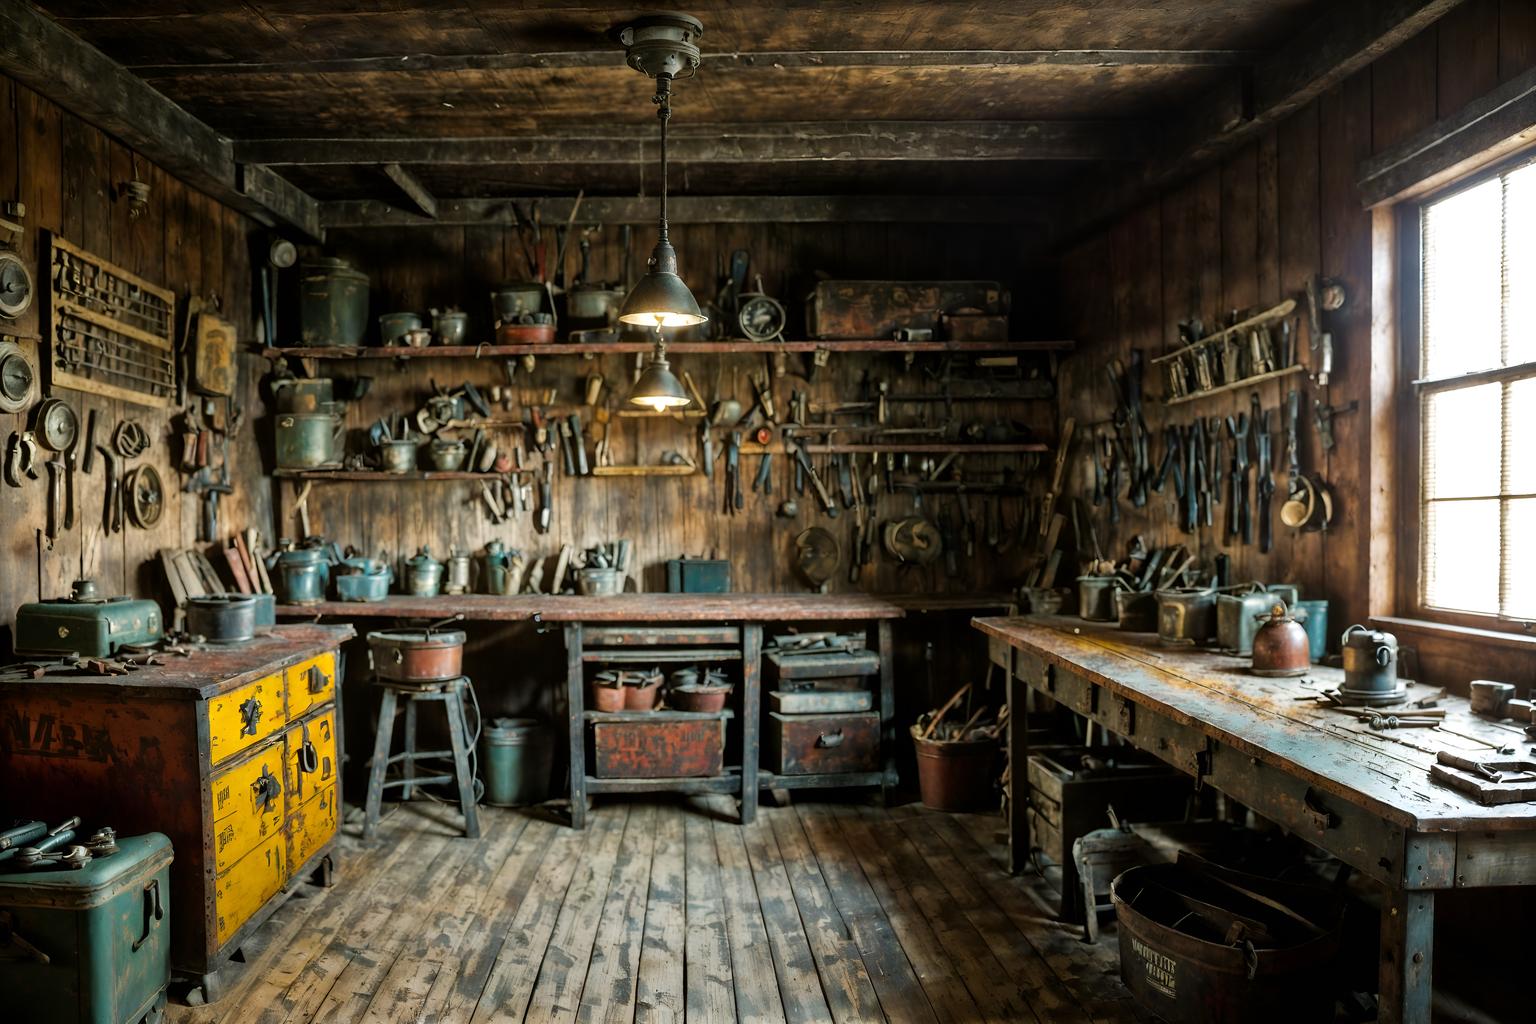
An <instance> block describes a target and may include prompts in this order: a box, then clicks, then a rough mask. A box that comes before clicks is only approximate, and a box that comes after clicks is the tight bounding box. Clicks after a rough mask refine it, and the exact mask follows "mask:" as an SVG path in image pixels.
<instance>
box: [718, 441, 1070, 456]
mask: <svg viewBox="0 0 1536 1024" xmlns="http://www.w3.org/2000/svg"><path fill="white" fill-rule="evenodd" d="M805 449H806V451H808V452H810V453H811V454H812V455H863V454H866V453H869V452H909V453H911V454H914V455H948V454H949V453H950V452H954V453H955V454H956V455H967V454H969V455H1022V454H1026V453H1028V454H1033V453H1039V452H1048V451H1050V450H1051V446H1050V445H1047V444H1039V443H1035V442H1031V443H1029V444H984V443H979V444H959V443H956V442H950V443H941V444H916V443H906V444H902V443H899V442H898V443H896V444H862V443H861V444H808V445H806V446H805ZM742 454H744V455H745V454H751V453H750V452H748V451H747V449H746V448H745V447H743V448H742Z"/></svg>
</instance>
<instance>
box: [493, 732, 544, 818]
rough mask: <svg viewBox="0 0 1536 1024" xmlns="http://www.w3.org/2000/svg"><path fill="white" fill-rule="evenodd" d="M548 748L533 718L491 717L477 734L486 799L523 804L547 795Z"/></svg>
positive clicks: (502, 804) (509, 804)
mask: <svg viewBox="0 0 1536 1024" xmlns="http://www.w3.org/2000/svg"><path fill="white" fill-rule="evenodd" d="M550 753H551V752H550V749H549V743H548V741H547V738H546V736H545V734H544V729H543V727H542V726H540V725H539V723H538V721H537V720H536V719H532V718H493V719H492V720H491V721H490V722H488V723H486V726H485V732H484V733H483V734H482V735H481V737H480V755H481V756H482V757H483V758H485V767H484V768H483V769H482V771H483V772H484V774H485V802H486V803H488V804H490V805H491V806H492V807H523V806H526V805H528V804H536V803H541V802H542V801H543V800H544V799H545V798H546V797H547V796H549V760H550Z"/></svg>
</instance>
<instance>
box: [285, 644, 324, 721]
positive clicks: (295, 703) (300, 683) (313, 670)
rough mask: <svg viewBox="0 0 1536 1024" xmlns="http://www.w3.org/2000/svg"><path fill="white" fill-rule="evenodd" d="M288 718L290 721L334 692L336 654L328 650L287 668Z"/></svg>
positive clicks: (322, 701)
mask: <svg viewBox="0 0 1536 1024" xmlns="http://www.w3.org/2000/svg"><path fill="white" fill-rule="evenodd" d="M286 674H287V678H288V719H289V721H292V720H294V719H296V718H298V717H300V716H301V715H303V714H304V713H305V712H307V711H308V710H309V709H310V708H312V707H314V706H316V705H318V704H326V703H329V702H330V701H331V699H332V698H333V697H334V696H335V694H336V655H335V654H333V653H332V652H330V651H327V652H325V653H324V654H322V655H320V656H319V657H316V658H309V659H307V660H305V661H301V662H299V663H298V664H297V665H295V666H293V667H292V668H290V669H288V671H287V673H286Z"/></svg>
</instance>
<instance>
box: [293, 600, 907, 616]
mask: <svg viewBox="0 0 1536 1024" xmlns="http://www.w3.org/2000/svg"><path fill="white" fill-rule="evenodd" d="M459 612H462V613H463V614H464V618H465V619H466V620H468V621H473V622H482V621H486V622H526V621H532V620H538V621H542V622H655V623H667V622H811V621H821V622H830V621H854V620H862V621H869V620H872V619H897V618H901V617H902V615H904V614H905V612H903V611H902V609H901V608H899V607H897V606H896V605H894V604H892V603H891V602H889V601H883V600H881V599H879V598H875V597H869V596H867V595H864V594H615V595H612V596H609V597H576V596H572V595H568V594H520V595H517V596H515V597H513V596H508V597H501V596H497V595H494V594H452V595H448V594H445V595H442V596H440V597H411V596H409V595H407V594H391V595H389V596H388V597H386V598H385V599H384V600H382V601H323V602H321V603H320V604H308V605H280V606H279V607H278V609H277V613H278V615H280V616H282V617H284V618H288V619H298V618H320V617H335V618H342V619H358V618H392V619H410V618H417V619H446V618H448V617H449V616H450V615H454V614H456V613H459Z"/></svg>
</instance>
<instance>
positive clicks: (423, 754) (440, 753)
mask: <svg viewBox="0 0 1536 1024" xmlns="http://www.w3.org/2000/svg"><path fill="white" fill-rule="evenodd" d="M452 756H453V751H451V750H418V751H415V752H413V753H408V754H395V755H394V756H392V757H391V758H390V759H389V761H388V762H386V763H388V764H399V763H400V762H401V761H424V760H430V759H431V758H434V757H452Z"/></svg>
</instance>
